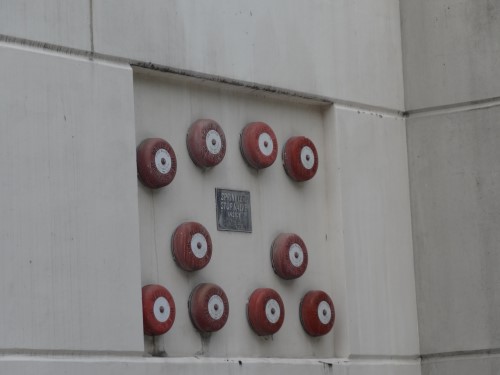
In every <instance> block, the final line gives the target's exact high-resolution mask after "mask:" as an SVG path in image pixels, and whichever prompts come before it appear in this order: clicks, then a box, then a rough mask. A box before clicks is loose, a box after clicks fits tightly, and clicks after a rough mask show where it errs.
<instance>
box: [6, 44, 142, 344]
mask: <svg viewBox="0 0 500 375" xmlns="http://www.w3.org/2000/svg"><path fill="white" fill-rule="evenodd" d="M0 65H1V69H0V82H2V85H1V86H0V113H1V114H2V125H1V126H2V136H1V137H0V175H1V176H2V177H1V182H0V212H2V222H1V225H0V248H1V249H2V250H1V251H0V265H1V271H0V278H1V282H0V299H1V300H2V303H1V304H0V316H1V319H0V348H1V349H42V350H56V349H61V350H92V351H96V350H106V351H123V350H126V351H136V350H139V351H140V350H143V344H142V317H141V303H140V257H139V232H138V212H137V187H136V178H135V173H136V172H135V134H134V111H133V96H132V73H131V70H130V68H129V67H126V66H122V65H112V64H106V63H97V62H90V61H86V60H80V59H73V58H68V57H67V56H66V57H62V56H59V55H55V54H45V53H41V52H36V51H31V50H27V49H21V48H11V47H8V46H6V45H0Z"/></svg>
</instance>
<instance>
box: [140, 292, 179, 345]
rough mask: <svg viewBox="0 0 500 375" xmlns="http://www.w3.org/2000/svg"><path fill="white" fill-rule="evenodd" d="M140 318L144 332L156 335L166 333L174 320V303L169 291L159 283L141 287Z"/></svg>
mask: <svg viewBox="0 0 500 375" xmlns="http://www.w3.org/2000/svg"><path fill="white" fill-rule="evenodd" d="M142 319H143V323H144V334H145V335H148V336H158V335H163V334H164V333H166V332H167V331H168V330H169V329H170V328H172V325H173V324H174V320H175V303H174V299H173V298H172V295H171V294H170V292H169V291H168V290H167V289H165V288H164V287H163V286H161V285H157V284H150V285H146V286H144V287H142Z"/></svg>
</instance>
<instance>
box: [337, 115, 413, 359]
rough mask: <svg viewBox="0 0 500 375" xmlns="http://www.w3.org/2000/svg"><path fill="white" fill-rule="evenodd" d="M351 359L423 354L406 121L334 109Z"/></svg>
mask: <svg viewBox="0 0 500 375" xmlns="http://www.w3.org/2000/svg"><path fill="white" fill-rule="evenodd" d="M335 112H336V114H335V119H336V120H335V121H336V123H335V127H336V128H337V142H338V143H337V147H338V154H339V155H340V156H339V160H340V178H341V184H342V208H341V209H342V215H343V232H344V247H345V273H346V295H347V308H348V313H349V329H348V332H349V340H350V348H349V349H348V350H349V351H348V353H347V354H349V355H389V356H416V355H418V353H419V343H418V327H417V309H416V297H415V280H414V271H413V252H412V238H411V222H410V201H409V186H408V165H407V153H406V132H405V122H404V119H402V118H400V117H390V116H382V115H378V114H373V113H364V112H360V111H357V110H354V109H350V108H343V107H342V108H341V107H335Z"/></svg>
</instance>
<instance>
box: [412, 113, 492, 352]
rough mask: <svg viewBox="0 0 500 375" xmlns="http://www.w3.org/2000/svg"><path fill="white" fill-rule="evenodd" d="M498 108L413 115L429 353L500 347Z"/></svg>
mask: <svg viewBox="0 0 500 375" xmlns="http://www.w3.org/2000/svg"><path fill="white" fill-rule="evenodd" d="M499 122H500V108H499V107H495V108H489V109H481V110H474V111H468V112H459V113H453V114H442V115H438V116H428V117H421V118H414V119H409V120H408V153H409V160H410V185H411V192H412V216H413V238H414V250H415V269H416V280H417V281H416V284H417V297H418V302H419V303H418V312H419V328H420V344H421V350H422V353H423V354H429V353H442V352H455V351H466V350H480V349H491V348H499V347H500V315H499V314H498V312H499V311H500V289H499V288H498V286H499V285H500V274H499V272H498V269H499V267H500V252H499V251H498V249H499V248H498V244H499V243H500V232H499V230H498V228H499V226H500V203H499V202H500V192H499V190H498V186H499V185H500V167H499V163H498V161H499V160H500V148H499V147H498V144H499V141H500V128H499V126H498V124H499Z"/></svg>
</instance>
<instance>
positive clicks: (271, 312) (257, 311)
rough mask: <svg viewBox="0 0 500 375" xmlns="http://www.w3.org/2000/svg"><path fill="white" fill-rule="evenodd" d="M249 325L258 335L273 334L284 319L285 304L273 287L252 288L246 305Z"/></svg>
mask: <svg viewBox="0 0 500 375" xmlns="http://www.w3.org/2000/svg"><path fill="white" fill-rule="evenodd" d="M247 317H248V323H249V324H250V327H252V329H253V330H254V331H255V333H256V334H257V335H259V336H268V335H274V334H275V333H276V332H278V331H279V329H280V328H281V326H282V325H283V321H284V320H285V306H284V305H283V301H282V300H281V297H280V295H279V294H278V292H276V291H275V290H273V289H270V288H260V289H256V290H254V292H253V293H252V295H251V296H250V299H249V300H248V305H247Z"/></svg>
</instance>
